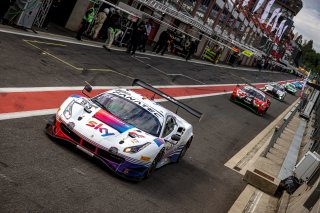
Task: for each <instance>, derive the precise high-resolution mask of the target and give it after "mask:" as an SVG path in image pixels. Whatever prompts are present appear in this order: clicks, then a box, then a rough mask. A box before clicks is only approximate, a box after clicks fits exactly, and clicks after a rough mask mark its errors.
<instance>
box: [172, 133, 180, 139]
mask: <svg viewBox="0 0 320 213" xmlns="http://www.w3.org/2000/svg"><path fill="white" fill-rule="evenodd" d="M171 139H172V140H173V141H180V139H181V136H180V135H176V134H174V135H172V136H171Z"/></svg>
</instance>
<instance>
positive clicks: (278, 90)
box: [263, 82, 286, 101]
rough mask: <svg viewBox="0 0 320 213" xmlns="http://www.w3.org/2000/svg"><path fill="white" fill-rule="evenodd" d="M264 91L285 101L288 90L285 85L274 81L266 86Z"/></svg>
mask: <svg viewBox="0 0 320 213" xmlns="http://www.w3.org/2000/svg"><path fill="white" fill-rule="evenodd" d="M263 91H265V92H266V93H268V94H270V95H272V96H273V97H274V98H276V99H278V100H280V101H284V97H285V96H286V91H285V89H284V87H283V86H282V85H280V84H278V83H275V82H272V83H269V84H267V85H266V86H265V87H264V88H263Z"/></svg>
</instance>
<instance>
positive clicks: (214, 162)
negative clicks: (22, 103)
mask: <svg viewBox="0 0 320 213" xmlns="http://www.w3.org/2000/svg"><path fill="white" fill-rule="evenodd" d="M0 38H1V43H0V47H1V50H2V51H1V52H0V59H1V64H0V70H1V81H0V87H22V86H23V87H25V86H30V87H38V86H70V85H76V86H80V85H82V84H83V81H85V80H86V81H90V82H91V83H94V85H99V86H102V85H106V86H118V85H130V84H131V79H130V78H127V77H124V76H122V75H119V74H117V73H110V72H93V71H85V72H81V71H80V72H79V71H78V70H75V69H74V68H72V67H70V66H68V65H66V64H64V63H62V62H61V61H59V60H57V59H55V58H52V57H48V55H47V54H43V53H44V52H43V51H42V50H39V49H37V48H34V47H33V46H31V45H29V44H27V43H26V42H24V41H22V40H21V39H22V38H23V37H21V36H15V35H7V34H2V33H1V34H0ZM25 39H30V38H25ZM46 42H50V41H46ZM34 44H35V43H34ZM36 45H37V46H38V47H41V49H43V50H44V51H48V52H49V53H51V54H54V55H55V56H57V57H59V58H63V60H64V61H67V62H68V63H72V64H74V65H75V66H77V67H87V68H106V67H107V68H108V69H112V70H116V71H117V72H119V73H121V74H125V75H128V76H131V77H134V78H136V77H137V78H141V79H142V80H145V81H147V82H149V83H151V84H156V85H169V84H198V83H197V82H195V81H193V80H190V79H188V78H185V77H181V76H180V77H179V76H178V77H176V78H175V81H174V82H173V81H172V78H171V76H167V75H165V74H163V73H161V72H159V71H157V70H155V69H153V68H152V67H150V66H148V65H146V64H144V63H141V62H140V61H137V60H135V59H134V58H131V57H128V55H126V54H125V53H123V52H116V51H112V52H110V53H109V52H106V51H105V50H104V49H97V48H92V47H85V46H78V45H71V44H66V45H67V46H66V47H61V46H52V45H46V44H40V43H37V44H36ZM146 57H149V58H152V59H147V58H139V60H142V61H143V62H145V63H147V64H150V65H152V66H155V67H157V68H159V69H160V70H162V71H164V72H166V73H183V74H185V75H188V76H191V77H193V78H196V79H197V80H200V81H203V82H205V83H208V84H214V83H242V82H243V79H241V78H238V77H237V76H240V77H244V78H246V79H249V80H251V81H253V82H265V79H266V78H268V79H270V80H273V81H275V80H285V79H292V78H294V77H292V76H291V75H288V74H279V73H262V75H259V76H257V77H256V75H255V74H256V73H257V72H248V71H238V70H232V69H227V68H220V67H212V66H205V65H197V64H192V63H186V62H183V61H173V60H168V59H162V58H156V57H152V56H146ZM261 78H263V79H261ZM268 81H269V80H268ZM228 98H229V96H228V95H225V96H214V97H206V98H197V99H190V100H184V101H183V102H184V103H186V104H188V105H190V106H192V107H194V108H196V109H198V110H200V111H201V112H203V113H204V114H205V116H204V118H203V119H202V120H201V122H200V123H198V121H197V120H196V119H194V118H193V117H191V116H190V115H188V114H187V113H184V112H182V111H181V113H180V115H181V116H182V117H184V118H186V119H187V120H188V121H189V122H191V123H192V124H193V126H194V133H195V139H194V141H193V143H192V145H191V147H190V149H189V150H188V152H187V154H186V156H185V159H184V160H182V162H180V163H179V164H172V165H168V166H165V167H164V168H161V169H160V170H158V171H156V172H155V173H154V175H153V176H152V177H151V178H150V179H148V180H145V181H143V182H140V183H138V184H137V183H131V182H128V181H124V180H122V179H120V178H118V177H115V176H113V175H112V174H111V173H109V172H108V171H107V169H106V168H105V167H104V166H101V164H100V163H97V162H95V161H93V160H91V158H90V157H87V156H86V155H85V154H83V153H81V152H79V151H75V150H73V149H70V148H68V147H66V146H63V145H60V144H59V143H57V142H54V141H53V140H52V139H50V138H48V137H47V136H46V135H45V134H44V132H43V129H44V126H45V122H46V119H47V118H48V117H49V116H39V117H30V118H23V119H14V120H6V121H0V137H1V139H0V141H1V142H0V192H1V193H0V211H1V212H26V211H31V212H35V211H38V212H39V211H40V212H57V211H65V212H76V211H77V212H79V211H80V212H83V211H96V212H169V211H170V212H227V211H228V209H229V208H230V207H231V205H232V203H233V202H234V201H235V200H236V198H237V197H238V196H239V194H240V192H241V191H242V190H243V188H244V186H245V183H243V182H242V176H240V175H239V174H238V173H236V172H234V171H232V170H230V169H228V168H227V167H224V163H225V162H226V161H228V160H229V159H230V158H231V157H232V156H233V155H234V154H235V153H237V152H238V151H239V150H240V149H241V148H242V147H244V146H245V145H246V144H247V143H248V142H249V141H250V140H251V139H252V138H254V137H255V136H256V135H257V134H258V133H259V132H260V131H261V130H262V129H263V128H265V127H266V126H267V125H268V124H269V123H270V122H271V121H272V120H273V119H275V118H276V117H277V116H278V115H279V114H280V113H281V112H283V111H284V110H285V109H286V108H287V107H288V106H289V105H290V104H291V103H293V101H294V100H296V97H294V96H291V95H287V97H286V102H284V103H282V102H279V101H276V100H272V106H271V108H270V110H269V111H268V113H267V115H266V116H265V117H259V116H257V115H255V114H253V113H252V112H250V111H248V110H246V109H244V108H242V107H240V106H238V105H236V104H234V103H231V102H230V101H229V100H228ZM1 104H4V103H1ZM163 105H165V106H167V107H169V108H171V109H173V108H172V105H170V104H168V103H163Z"/></svg>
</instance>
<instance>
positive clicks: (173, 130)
mask: <svg viewBox="0 0 320 213" xmlns="http://www.w3.org/2000/svg"><path fill="white" fill-rule="evenodd" d="M177 130H178V124H177V121H176V119H175V118H174V117H173V116H171V115H169V116H167V118H166V122H165V126H164V129H163V132H162V137H161V138H163V139H164V141H165V152H166V153H167V152H171V151H172V150H174V149H175V147H176V146H177V144H178V142H179V141H174V140H172V139H171V137H172V135H174V134H177Z"/></svg>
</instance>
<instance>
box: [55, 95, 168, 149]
mask: <svg viewBox="0 0 320 213" xmlns="http://www.w3.org/2000/svg"><path fill="white" fill-rule="evenodd" d="M58 116H59V120H61V121H62V122H63V123H65V124H66V125H67V126H68V127H69V128H71V130H72V131H74V132H75V133H77V134H78V135H79V136H81V137H82V138H83V139H84V140H86V141H88V142H90V143H94V144H95V145H98V146H102V147H105V148H107V149H110V148H111V147H117V148H125V147H128V146H136V145H143V144H145V143H147V142H150V143H152V144H154V145H156V146H157V147H160V146H161V145H162V144H163V143H164V142H163V141H162V140H161V139H159V138H157V137H155V136H153V135H150V134H148V133H146V132H144V131H142V130H140V129H138V128H135V127H134V126H132V125H130V124H127V123H125V122H124V121H122V120H120V119H119V118H117V117H116V116H114V115H112V114H111V113H109V112H107V111H105V110H104V109H102V108H100V107H98V106H96V105H94V104H93V103H92V102H91V101H90V100H88V99H86V98H68V99H67V100H66V101H65V103H64V104H63V105H62V106H61V107H60V110H59V112H58Z"/></svg>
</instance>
